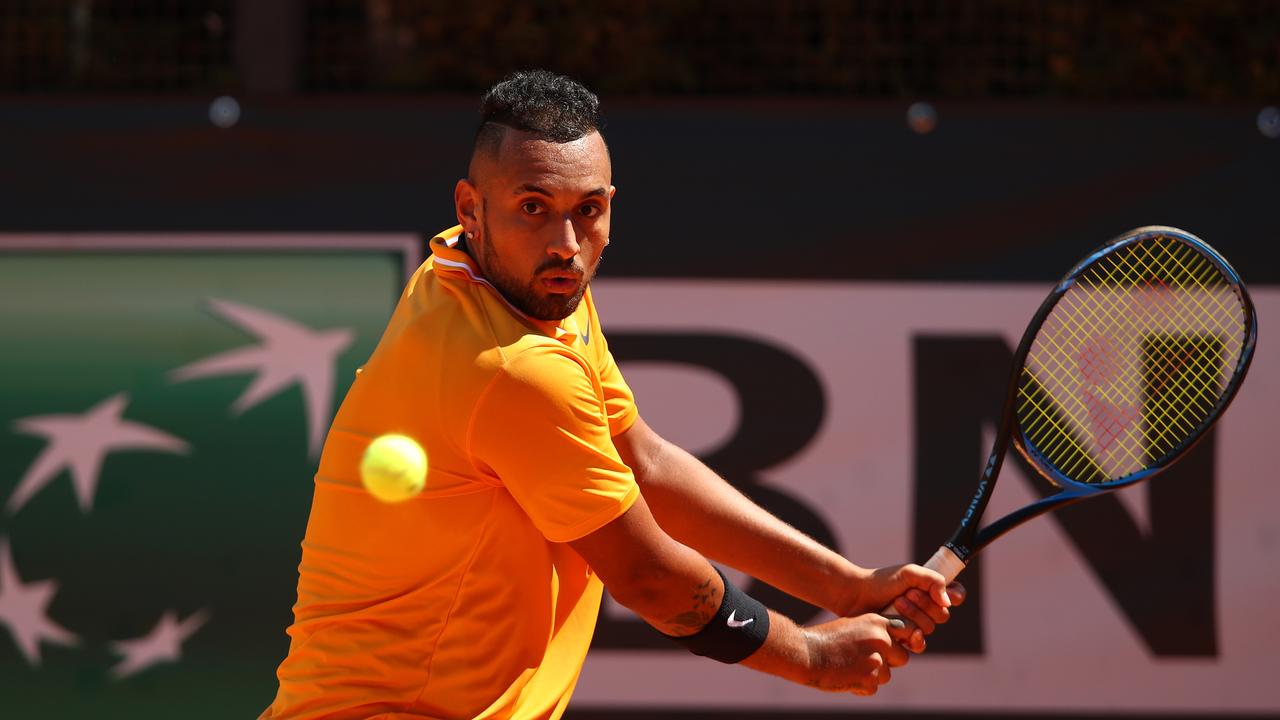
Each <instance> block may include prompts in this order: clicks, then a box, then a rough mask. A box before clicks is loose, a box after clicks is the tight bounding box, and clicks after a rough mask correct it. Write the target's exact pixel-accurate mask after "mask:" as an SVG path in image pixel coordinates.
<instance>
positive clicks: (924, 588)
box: [838, 564, 966, 652]
mask: <svg viewBox="0 0 1280 720" xmlns="http://www.w3.org/2000/svg"><path fill="white" fill-rule="evenodd" d="M849 588H850V589H849V594H848V596H847V599H846V600H845V601H844V603H843V604H842V606H841V607H840V609H839V611H838V614H839V615H842V616H845V617H851V616H855V615H861V614H863V613H867V612H884V611H888V612H889V613H890V614H897V615H901V616H902V617H904V618H906V619H908V620H910V621H911V622H912V623H913V624H914V625H915V626H916V627H917V628H918V632H915V633H912V634H911V637H910V638H909V640H908V641H907V643H906V645H907V647H909V648H910V649H911V650H912V651H913V652H922V651H923V650H924V646H925V643H924V636H926V635H929V634H931V633H932V632H933V631H934V630H935V629H937V626H938V625H941V624H942V623H944V622H946V621H947V620H948V619H949V618H950V617H951V610H950V608H952V607H955V606H957V605H959V604H960V603H962V602H964V598H965V594H966V591H965V589H964V586H963V585H961V584H960V583H958V582H953V583H951V584H950V585H945V586H944V585H943V577H942V576H941V575H939V574H938V573H937V572H934V571H933V570H930V569H928V568H926V567H922V566H920V565H913V564H908V565H891V566H889V567H883V568H879V569H877V570H861V571H860V572H859V573H858V576H857V578H856V579H855V580H854V581H852V582H851V583H850V585H849Z"/></svg>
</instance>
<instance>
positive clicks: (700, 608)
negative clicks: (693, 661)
mask: <svg viewBox="0 0 1280 720" xmlns="http://www.w3.org/2000/svg"><path fill="white" fill-rule="evenodd" d="M713 579H715V576H712V577H709V578H707V579H706V580H705V581H703V582H702V584H701V585H698V586H697V587H696V588H694V591H693V597H692V598H691V599H692V600H693V608H692V609H690V610H688V611H686V612H682V613H680V614H679V615H677V616H675V617H673V618H671V619H670V620H667V623H666V624H667V625H668V626H675V627H680V628H685V629H692V630H695V631H696V630H700V629H702V628H703V627H705V626H706V624H707V623H709V622H711V618H713V617H715V616H716V611H717V610H719V609H720V602H719V595H720V593H719V592H717V591H716V589H715V588H713V587H711V581H712V580H713Z"/></svg>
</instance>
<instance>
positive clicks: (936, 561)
mask: <svg viewBox="0 0 1280 720" xmlns="http://www.w3.org/2000/svg"><path fill="white" fill-rule="evenodd" d="M924 566H925V567H927V568H929V569H930V570H934V571H936V572H938V573H940V574H941V575H942V577H944V578H946V580H947V582H948V583H950V582H951V581H952V580H955V579H956V576H957V575H959V574H960V571H961V570H964V561H963V560H961V559H960V557H959V556H957V555H956V554H955V553H954V552H952V551H951V548H949V547H947V546H946V545H943V546H942V547H940V548H938V552H936V553H934V554H933V557H931V558H929V559H928V560H927V561H926V562H925V564H924Z"/></svg>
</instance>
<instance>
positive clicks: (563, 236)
mask: <svg viewBox="0 0 1280 720" xmlns="http://www.w3.org/2000/svg"><path fill="white" fill-rule="evenodd" d="M581 250H582V245H581V244H580V243H579V242H578V228H576V227H575V226H574V224H573V219H572V218H570V217H568V216H566V217H565V218H564V219H563V220H562V221H561V222H560V225H559V227H558V228H557V231H556V235H555V237H554V238H553V239H552V241H551V243H550V244H549V245H548V246H547V252H548V253H549V254H551V255H555V256H556V257H559V258H563V259H566V260H567V259H569V258H572V257H574V256H576V255H577V254H578V252H579V251H581Z"/></svg>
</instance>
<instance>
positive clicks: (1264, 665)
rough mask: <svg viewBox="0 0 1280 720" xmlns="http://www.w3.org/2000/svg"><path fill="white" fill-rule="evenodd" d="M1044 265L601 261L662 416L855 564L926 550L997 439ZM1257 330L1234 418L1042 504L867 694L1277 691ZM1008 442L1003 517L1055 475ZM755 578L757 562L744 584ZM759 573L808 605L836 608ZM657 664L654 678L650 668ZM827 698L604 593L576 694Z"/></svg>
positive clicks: (1080, 696)
mask: <svg viewBox="0 0 1280 720" xmlns="http://www.w3.org/2000/svg"><path fill="white" fill-rule="evenodd" d="M1048 289H1049V288H1048V286H1047V284H1046V285H939V284H898V283H894V284H889V283H840V282H821V283H815V282H804V283H800V282H766V281H670V280H661V281H659V280H617V279H615V280H600V281H598V282H597V283H596V285H595V291H594V292H595V297H596V302H597V305H598V307H599V308H600V311H601V315H602V317H603V322H604V327H605V332H606V335H607V337H608V338H609V342H610V344H611V347H612V349H613V351H614V353H615V355H616V356H617V358H618V360H619V362H620V363H621V364H622V367H623V371H624V374H625V375H626V377H627V379H628V381H629V382H630V383H631V385H632V387H633V389H634V390H635V393H636V397H637V402H638V404H639V406H640V409H641V412H642V414H643V415H644V416H645V418H646V419H647V420H648V422H649V423H650V424H651V425H652V426H653V427H654V428H655V429H657V430H658V432H659V433H661V434H663V435H664V436H666V437H667V438H669V439H671V440H673V441H675V442H677V443H679V444H681V445H683V446H685V447H687V448H688V449H689V450H691V451H692V452H694V453H695V454H698V455H699V456H700V457H703V458H704V459H705V460H707V461H708V462H709V464H711V465H712V466H713V467H715V468H716V469H717V470H719V471H720V472H721V473H722V474H724V475H725V476H726V477H728V478H729V479H730V480H731V481H733V482H734V483H735V484H736V485H737V486H739V487H740V488H742V489H743V490H744V491H746V492H747V493H748V494H750V495H751V496H752V497H753V498H754V499H756V500H757V501H758V502H760V503H761V504H763V505H765V506H766V507H768V508H769V509H770V510H772V511H774V512H775V513H776V514H778V515H779V516H781V517H783V518H784V519H786V520H788V522H791V523H792V524H794V525H795V526H797V527H799V528H801V529H803V530H805V531H806V532H808V533H810V534H812V535H814V536H815V537H818V538H819V539H822V540H824V541H826V542H828V543H830V544H832V545H834V546H835V547H837V548H838V549H839V550H840V551H841V552H842V553H843V554H845V555H846V556H847V557H850V558H851V559H853V560H854V561H855V562H857V563H859V564H861V565H864V566H879V565H884V564H890V563H898V562H905V561H909V560H912V561H917V562H919V561H922V560H923V559H924V558H926V557H927V556H928V555H929V554H930V553H931V552H932V550H933V549H934V548H936V546H937V545H938V544H940V543H941V542H942V541H943V540H945V539H946V538H947V537H948V535H949V534H950V533H951V531H952V530H953V529H954V525H955V523H956V522H957V521H958V519H959V515H960V513H961V511H962V508H963V503H964V502H965V500H967V498H968V497H969V495H970V493H971V492H972V490H973V487H974V483H975V482H976V477H977V474H978V471H979V469H980V466H981V464H982V462H983V461H984V459H985V457H986V454H987V452H988V451H989V449H990V443H991V439H992V435H993V434H994V420H995V416H996V413H997V411H998V408H999V405H1000V402H1001V401H1002V399H1003V393H1004V390H1005V385H1006V383H1007V381H1008V374H1009V370H1010V367H1009V363H1010V359H1011V355H1012V352H1013V348H1014V347H1015V346H1016V345H1017V342H1018V340H1019V338H1020V337H1021V335H1022V332H1023V330H1024V328H1025V326H1026V323H1027V321H1028V320H1029V319H1030V318H1031V316H1032V314H1033V313H1034V311H1035V309H1036V308H1037V307H1038V306H1039V304H1040V302H1041V301H1042V300H1043V298H1044V296H1045V294H1046V293H1047V292H1048ZM1253 296H1254V301H1255V303H1256V304H1257V309H1258V315H1259V317H1260V319H1261V321H1260V325H1261V328H1262V329H1261V332H1260V337H1261V341H1260V343H1259V349H1258V353H1257V356H1256V358H1255V361H1254V364H1253V369H1252V370H1251V372H1250V376H1249V378H1248V380H1247V381H1246V383H1245V385H1244V387H1243V390H1242V391H1241V393H1240V394H1239V396H1238V398H1237V399H1236V401H1235V404H1234V405H1233V406H1232V408H1231V409H1230V411H1229V412H1228V413H1227V415H1226V417H1225V418H1224V419H1223V420H1222V421H1221V422H1220V423H1219V425H1218V427H1217V428H1216V429H1215V431H1214V432H1213V433H1212V434H1211V435H1210V436H1209V437H1208V438H1206V440H1205V441H1204V442H1202V443H1200V445H1199V446H1197V447H1196V449H1195V450H1194V451H1193V453H1192V454H1191V455H1189V456H1188V457H1187V458H1186V459H1185V460H1184V461H1183V462H1182V463H1181V464H1179V465H1178V466H1177V467H1176V468H1175V469H1174V470H1171V471H1170V472H1169V473H1166V474H1165V475H1162V476H1160V477H1158V478H1157V479H1155V480H1154V481H1152V482H1151V483H1147V484H1144V485H1139V486H1135V487H1132V488H1128V489H1125V490H1123V491H1121V492H1118V493H1115V494H1112V495H1111V496H1109V497H1106V498H1101V499H1098V500H1094V501H1090V502H1088V503H1084V504H1082V505H1079V506H1076V507H1074V508H1070V509H1068V510H1065V511H1062V512H1059V513H1056V514H1054V515H1053V516H1050V517H1046V518H1040V519H1037V520H1034V521H1032V522H1031V523H1030V524H1028V525H1026V526H1023V527H1021V528H1019V529H1017V530H1014V531H1013V533H1011V534H1010V535H1009V536H1007V537H1005V538H1002V539H1001V540H999V541H997V542H996V543H995V544H994V545H992V546H991V547H990V548H989V549H988V550H987V551H986V552H985V553H984V555H983V556H982V558H981V559H980V560H979V561H978V562H977V563H976V564H975V565H973V566H971V567H970V568H969V569H968V570H967V571H966V573H965V574H964V575H963V576H962V578H961V579H962V580H963V581H964V582H966V584H967V585H968V586H969V587H970V589H971V590H972V591H973V595H974V597H973V601H972V602H971V603H969V604H968V605H967V606H965V607H964V608H961V609H960V610H959V611H958V612H957V617H956V619H955V620H953V622H952V623H951V624H950V625H948V626H946V627H944V628H942V629H941V630H939V632H938V634H937V635H935V636H934V638H932V639H931V650H930V652H929V653H928V654H926V655H924V656H922V657H919V658H915V659H913V660H912V662H911V664H910V665H909V666H908V667H907V668H904V669H903V670H901V671H899V672H897V673H895V674H894V680H893V682H892V684H890V685H889V686H887V687H886V688H885V689H883V690H882V691H881V692H880V693H879V694H878V695H877V696H876V697H874V698H871V699H869V700H858V701H856V702H857V707H868V708H870V707H892V708H894V709H896V710H912V709H914V710H922V711H928V710H934V711H937V710H942V711H954V712H973V711H982V710H994V709H1000V710H1004V711H1017V710H1025V711H1058V712H1062V711H1082V712H1090V711H1108V712H1116V711H1119V712H1134V713H1138V712H1168V711H1174V710H1177V711H1184V712H1199V713H1215V712H1222V713H1233V712H1234V713H1257V712H1280V683H1276V682H1275V681H1274V680H1273V677H1272V676H1273V674H1274V669H1275V663H1276V658H1277V655H1276V650H1275V644H1276V640H1277V639H1278V638H1280V618H1278V617H1277V615H1276V613H1275V610H1274V607H1275V601H1276V599H1277V598H1280V518H1278V517H1277V514H1276V513H1275V512H1274V508H1276V507H1280V484H1278V483H1277V482H1276V469H1275V462H1274V461H1273V460H1272V459H1271V457H1272V456H1271V452H1272V451H1273V448H1274V446H1275V444H1276V442H1277V437H1278V431H1277V427H1278V423H1277V421H1278V420H1280V408H1278V407H1277V405H1278V401H1280V363H1278V362H1277V361H1276V359H1275V356H1274V355H1272V354H1270V353H1268V351H1267V345H1268V343H1267V341H1266V338H1267V318H1268V317H1272V316H1277V315H1280V290H1275V289H1272V288H1261V289H1255V290H1254V291H1253ZM1029 474H1030V473H1029V472H1028V471H1027V470H1026V469H1025V466H1024V465H1022V463H1021V462H1020V461H1016V460H1015V459H1014V458H1013V453H1012V452H1011V453H1010V458H1009V459H1008V460H1007V461H1006V465H1005V469H1004V471H1003V472H1002V474H1001V476H1000V481H999V484H998V485H997V488H996V491H995V495H994V497H993V499H992V503H991V506H990V507H989V508H988V510H987V515H986V516H987V518H988V519H991V518H994V517H998V516H1000V515H1002V514H1004V513H1005V512H1008V511H1010V510H1013V509H1016V508H1017V507H1020V506H1022V505H1024V504H1026V503H1027V502H1029V501H1031V500H1032V499H1034V498H1035V497H1037V496H1038V495H1039V494H1044V493H1045V492H1048V491H1049V490H1050V489H1049V488H1046V487H1045V483H1044V481H1042V480H1041V479H1039V478H1038V477H1029ZM743 581H744V582H745V581H746V579H743ZM752 592H753V594H755V595H757V597H761V598H762V599H764V600H766V602H768V603H769V604H770V605H773V606H775V607H779V606H780V607H782V609H784V610H786V611H787V612H789V613H790V614H791V615H792V616H793V617H797V618H798V619H801V620H802V621H805V622H813V621H820V620H822V619H823V618H824V617H826V616H825V615H824V614H822V613H819V612H817V611H816V610H814V609H812V608H809V607H808V606H805V605H803V604H800V603H795V602H788V601H787V600H785V599H784V598H782V597H781V596H780V595H778V594H777V593H776V592H775V591H772V590H771V589H770V588H766V587H755V588H753V589H752ZM640 678H642V679H643V682H638V681H637V679H640ZM851 702H853V701H851V699H850V698H849V697H848V696H842V695H830V694H825V693H821V692H817V691H814V690H812V689H809V688H805V687H801V686H797V685H792V684H789V683H787V682H784V681H781V680H776V679H774V678H770V677H764V676H760V675H758V674H756V673H753V672H751V671H749V670H745V669H743V668H737V667H731V666H723V665H719V664H717V663H714V662H711V661H707V660H705V659H702V658H698V657H694V656H692V655H689V654H687V653H685V652H684V651H682V650H680V649H678V648H675V647H674V646H671V645H670V644H667V643H666V641H664V640H663V639H662V638H659V637H656V635H655V634H654V633H653V632H652V631H650V630H648V629H647V628H646V627H644V626H643V625H642V624H641V623H640V622H639V621H638V620H636V619H635V618H634V617H633V616H631V615H630V614H629V613H628V612H627V611H625V610H623V609H621V608H618V607H617V606H615V605H613V604H612V603H611V602H608V601H607V605H606V607H605V609H604V611H603V612H602V620H601V624H600V628H599V631H598V633H597V638H596V643H595V646H594V647H593V649H592V652H591V655H590V657H589V659H588V661H587V664H586V667H585V669H584V671H583V674H582V679H581V681H580V683H579V686H578V690H577V692H576V694H575V698H574V707H575V708H579V709H590V708H596V709H602V708H610V707H612V708H641V707H682V708H741V709H747V708H750V709H752V710H766V709H775V710H797V711H800V710H813V711H818V710H828V711H830V710H838V709H840V708H851V707H852V706H851Z"/></svg>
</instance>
